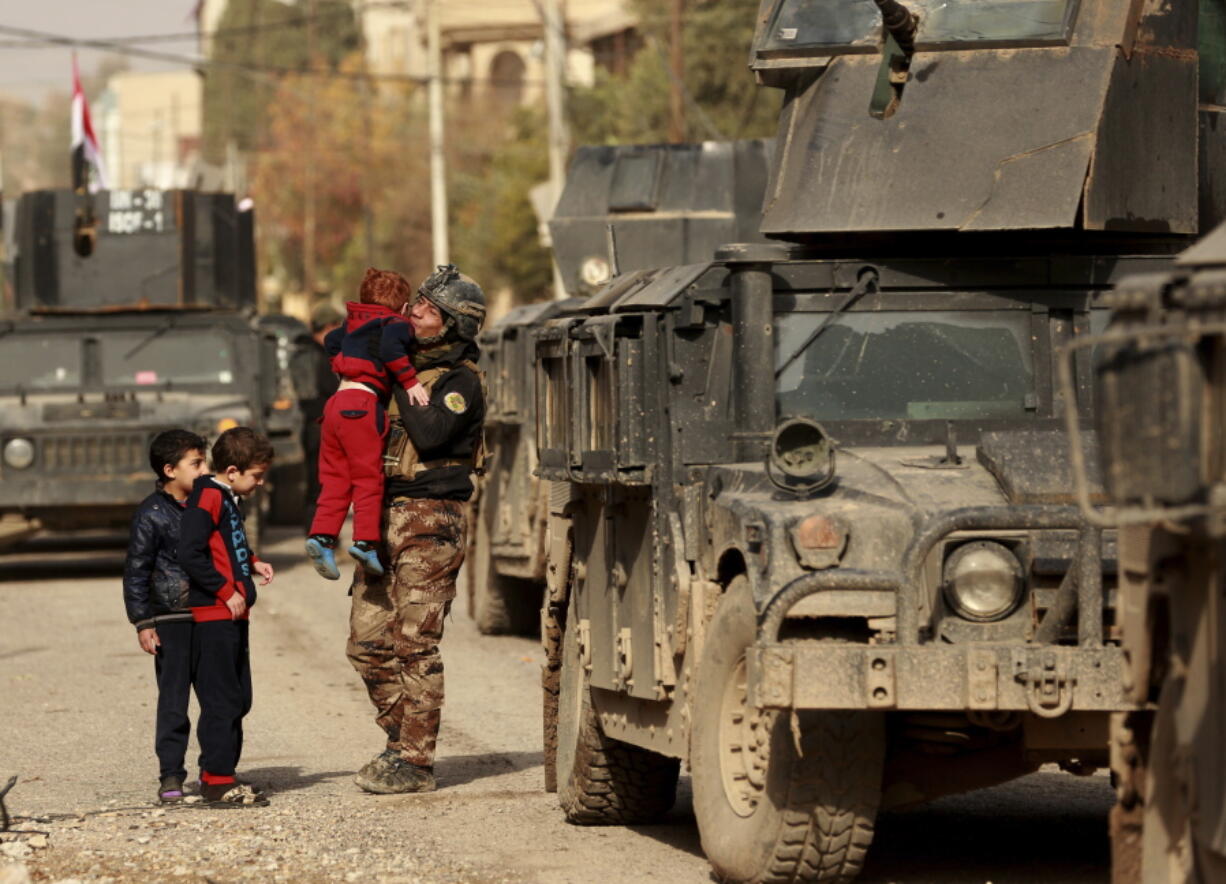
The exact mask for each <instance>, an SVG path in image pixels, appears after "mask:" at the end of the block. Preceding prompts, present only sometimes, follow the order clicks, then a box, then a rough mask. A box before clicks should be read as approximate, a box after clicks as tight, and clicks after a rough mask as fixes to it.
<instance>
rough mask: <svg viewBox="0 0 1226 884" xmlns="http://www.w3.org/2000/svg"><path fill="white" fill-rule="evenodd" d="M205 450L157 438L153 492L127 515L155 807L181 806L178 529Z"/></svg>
mask: <svg viewBox="0 0 1226 884" xmlns="http://www.w3.org/2000/svg"><path fill="white" fill-rule="evenodd" d="M207 448H208V444H207V443H206V442H205V441H204V440H203V439H202V438H200V437H199V436H197V435H196V434H195V433H189V432H188V431H187V430H167V431H165V432H164V433H158V435H157V436H156V437H155V438H154V440H153V443H152V444H151V445H150V446H149V466H151V467H152V468H153V472H154V475H156V476H157V490H155V491H154V492H153V493H152V494H150V495H149V496H148V497H146V498H145V499H144V500H143V501H141V505H140V506H139V507H137V508H136V513H135V515H133V516H132V533H131V536H130V538H129V541H128V556H127V559H125V561H124V565H123V603H124V607H125V608H126V609H127V612H128V620H129V622H131V623H132V625H133V626H135V627H136V640H137V642H138V643H139V644H140V647H141V650H143V651H144V652H145V653H147V654H152V655H153V672H154V677H155V678H156V680H157V688H158V703H157V719H156V723H155V725H154V741H153V747H154V751H155V752H156V753H157V757H158V764H159V766H160V768H161V773H160V780H161V781H160V783H159V785H158V800H159V801H161V802H162V803H163V804H171V803H177V802H180V801H182V800H183V780H184V779H186V778H187V770H186V768H184V766H183V759H184V756H185V755H186V754H187V738H188V736H189V735H190V734H191V731H192V725H191V721H190V720H189V719H188V717H187V701H188V698H189V696H190V694H191V687H192V667H191V654H192V612H191V611H190V610H189V609H188V607H187V582H188V581H187V574H185V573H184V571H183V569H182V568H181V567H180V566H179V524H180V521H181V519H182V517H183V504H184V502H185V501H186V500H187V497H188V495H189V494H190V493H191V491H192V487H193V486H194V484H195V482H196V479H198V478H199V477H200V476H203V475H206V474H207V473H208V458H207V455H206V454H205V451H206V450H207Z"/></svg>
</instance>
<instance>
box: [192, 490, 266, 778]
mask: <svg viewBox="0 0 1226 884" xmlns="http://www.w3.org/2000/svg"><path fill="white" fill-rule="evenodd" d="M257 561H258V559H256V557H255V553H254V552H252V550H251V546H250V545H249V544H248V543H247V534H246V532H245V531H244V530H243V514H242V511H241V510H239V508H238V500H237V499H236V498H235V495H234V492H233V491H231V490H230V487H229V486H228V485H225V484H224V483H222V482H219V481H218V480H217V479H215V478H214V477H212V476H201V477H200V478H199V479H197V480H196V483H195V485H194V486H193V487H192V493H191V494H190V495H189V496H188V498H187V502H186V504H184V508H183V517H182V519H181V521H180V524H179V564H180V565H181V566H182V568H183V570H184V571H185V572H186V573H187V577H188V581H189V582H188V590H187V604H188V607H189V608H190V609H191V612H192V619H193V620H194V621H195V628H194V629H193V630H192V651H191V664H192V669H193V671H194V672H195V685H196V699H197V700H198V701H199V702H200V719H199V721H198V723H197V725H196V733H197V737H198V738H199V741H200V781H201V782H202V783H206V784H217V783H232V782H234V770H235V768H236V767H237V766H238V759H239V756H241V755H242V752H243V716H245V715H246V714H247V712H248V711H250V709H251V662H250V659H249V657H248V646H247V614H246V613H244V614H243V616H242V618H241V619H239V620H234V619H232V617H231V614H230V609H229V608H228V607H226V599H228V598H230V597H231V596H233V595H234V594H235V593H238V594H239V595H241V596H242V597H243V599H244V600H245V601H246V602H247V607H248V609H250V608H251V606H253V605H254V604H255V595H256V593H255V580H254V579H252V576H251V575H252V566H253V565H254V564H255V563H256V562H257Z"/></svg>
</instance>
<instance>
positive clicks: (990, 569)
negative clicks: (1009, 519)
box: [944, 540, 1023, 623]
mask: <svg viewBox="0 0 1226 884" xmlns="http://www.w3.org/2000/svg"><path fill="white" fill-rule="evenodd" d="M1022 586H1023V584H1022V566H1021V564H1020V563H1019V562H1018V560H1017V556H1015V555H1014V554H1013V553H1012V552H1011V551H1010V550H1009V548H1008V547H1006V546H1004V545H1002V544H999V543H994V542H992V541H990V540H976V541H974V542H972V543H966V544H963V545H962V546H960V547H958V548H957V549H956V550H954V552H953V554H952V555H951V556H950V557H949V558H948V559H946V560H945V587H944V588H945V600H946V601H947V602H949V605H950V607H952V608H953V609H954V610H955V611H957V612H958V614H959V616H961V617H965V618H966V619H967V620H977V621H979V622H981V623H986V622H989V621H992V620H1003V619H1004V618H1005V617H1008V616H1009V615H1010V614H1012V613H1013V611H1014V610H1015V609H1016V608H1017V605H1018V602H1019V601H1021V598H1022Z"/></svg>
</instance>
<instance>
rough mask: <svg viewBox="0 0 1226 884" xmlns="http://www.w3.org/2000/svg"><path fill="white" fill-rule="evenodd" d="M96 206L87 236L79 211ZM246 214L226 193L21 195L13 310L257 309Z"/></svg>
mask: <svg viewBox="0 0 1226 884" xmlns="http://www.w3.org/2000/svg"><path fill="white" fill-rule="evenodd" d="M86 199H88V200H90V201H91V203H92V206H91V209H92V211H91V212H90V213H87V215H89V216H92V217H93V218H94V219H95V220H94V223H93V224H92V225H89V226H88V227H85V228H83V227H82V225H81V222H80V218H81V217H82V214H81V213H80V212H79V211H78V209H79V208H80V204H81V203H82V201H84V200H86ZM252 223H253V219H252V212H251V211H250V210H243V209H240V208H239V206H238V205H237V204H236V203H235V200H234V196H233V195H232V194H228V193H200V192H197V191H192V190H169V191H162V190H154V189H143V190H111V191H101V192H99V193H96V194H94V195H92V196H91V197H84V196H81V195H78V194H75V193H74V192H72V191H70V190H37V191H32V192H29V193H26V194H23V195H22V197H21V201H20V203H19V204H18V208H17V222H16V230H15V233H14V242H15V249H16V256H15V258H16V260H15V265H16V268H15V274H14V277H15V278H14V281H13V283H14V284H13V292H14V302H15V304H14V306H15V307H16V309H17V310H18V311H19V312H31V313H50V312H79V311H98V310H122V309H137V310H140V309H167V308H175V309H192V308H206V307H211V308H222V309H231V310H239V309H245V308H252V309H254V307H255V255H254V250H253V245H252V243H253V239H252Z"/></svg>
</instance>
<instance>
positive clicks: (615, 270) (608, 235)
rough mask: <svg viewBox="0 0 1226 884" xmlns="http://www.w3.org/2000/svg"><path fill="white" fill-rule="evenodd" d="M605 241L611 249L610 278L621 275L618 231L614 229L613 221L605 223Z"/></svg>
mask: <svg viewBox="0 0 1226 884" xmlns="http://www.w3.org/2000/svg"><path fill="white" fill-rule="evenodd" d="M604 229H605V243H606V247H607V248H608V250H609V278H610V279H612V278H613V277H615V276H620V275H621V268H620V267H619V266H618V263H617V231H615V230H614V229H613V222H611V221H610V222H609V223H608V224H606V225H605V228H604Z"/></svg>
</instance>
